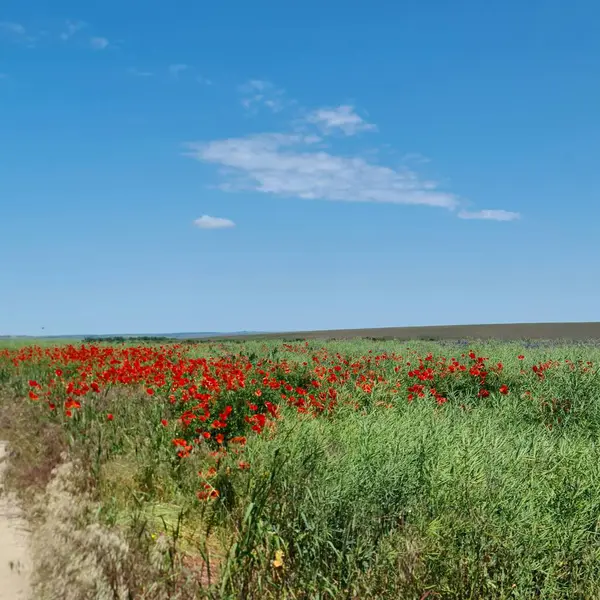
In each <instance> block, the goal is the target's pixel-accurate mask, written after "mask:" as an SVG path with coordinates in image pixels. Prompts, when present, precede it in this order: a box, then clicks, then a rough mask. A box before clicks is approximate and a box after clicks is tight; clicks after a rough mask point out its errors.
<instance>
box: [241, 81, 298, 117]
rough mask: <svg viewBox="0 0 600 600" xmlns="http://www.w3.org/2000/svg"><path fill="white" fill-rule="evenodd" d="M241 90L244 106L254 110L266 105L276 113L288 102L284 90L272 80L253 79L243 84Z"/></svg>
mask: <svg viewBox="0 0 600 600" xmlns="http://www.w3.org/2000/svg"><path fill="white" fill-rule="evenodd" d="M239 91H240V93H241V94H242V100H241V102H242V106H243V107H244V108H246V109H247V110H249V111H252V112H256V111H257V109H258V108H260V107H261V106H264V107H266V108H268V109H269V110H271V111H272V112H274V113H276V112H280V111H281V110H283V108H284V107H285V104H286V99H285V92H284V90H283V89H281V88H278V87H277V86H275V85H273V84H272V83H271V82H270V81H264V80H262V79H251V80H250V81H248V82H247V83H244V84H243V85H241V86H240V87H239Z"/></svg>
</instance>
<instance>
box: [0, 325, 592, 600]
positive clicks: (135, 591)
mask: <svg viewBox="0 0 600 600" xmlns="http://www.w3.org/2000/svg"><path fill="white" fill-rule="evenodd" d="M373 337H376V335H375V334H374V335H373ZM382 337H385V336H382ZM561 337H563V336H562V335H561ZM572 337H573V338H580V339H582V340H583V338H584V337H585V336H577V335H574V336H572ZM599 370H600V347H598V346H596V344H595V343H594V342H593V341H587V342H586V341H580V342H571V343H569V344H565V343H559V342H552V341H544V340H542V339H540V340H538V341H531V340H530V341H512V342H500V341H493V340H490V341H485V342H484V341H479V342H478V341H453V340H450V339H448V340H440V341H418V342H407V341H400V340H393V339H390V340H384V339H380V340H367V339H348V340H337V341H335V340H333V341H325V340H318V339H313V340H308V341H288V342H286V341H282V340H281V339H273V340H271V339H268V340H265V339H256V340H241V341H240V340H230V341H228V340H225V341H218V340H214V341H202V342H197V343H187V342H185V341H178V342H165V343H163V344H161V343H157V342H152V343H144V342H142V341H135V342H133V341H125V342H124V343H112V342H111V343H103V342H100V341H98V342H95V343H86V344H82V343H80V342H77V343H75V342H73V345H68V344H62V343H61V344H48V343H45V344H43V345H39V344H36V345H32V344H31V343H29V344H24V345H23V344H15V343H11V344H9V345H6V344H5V345H4V349H3V350H0V429H1V434H2V436H1V437H3V438H4V439H7V440H9V442H10V444H11V448H12V450H13V456H12V460H11V463H10V468H9V471H8V478H7V485H8V486H9V487H11V488H12V489H14V490H15V491H17V493H19V494H20V496H21V498H22V502H23V504H24V506H25V507H26V510H27V514H28V517H29V518H30V520H31V523H32V529H33V534H32V545H33V550H34V558H35V561H34V577H35V590H36V593H37V595H36V596H35V597H36V598H40V599H41V600H43V599H44V598H52V597H54V598H56V597H65V598H67V597H68V598H73V599H76V598H111V599H112V598H115V599H116V598H119V599H121V598H122V599H125V598H136V599H137V598H143V599H157V600H158V599H163V598H173V599H174V598H181V599H188V598H189V599H191V598H215V599H217V598H218V599H224V598H232V599H233V598H267V599H268V598H272V599H277V600H280V599H286V598H290V599H296V598H306V599H313V598H315V599H317V598H318V599H325V598H332V599H333V598H336V599H337V598H339V599H364V598H384V599H386V598H389V599H390V600H391V599H394V600H397V599H399V598H407V599H412V598H415V599H417V600H423V599H425V598H430V599H433V598H448V599H449V598H454V599H460V600H462V599H467V598H473V599H474V598H486V599H487V598H499V599H500V598H507V599H508V598H543V599H555V598H556V599H559V598H560V599H562V598H581V599H591V598H600V521H599V519H600V444H599V440H600V437H599V435H600V379H599V375H600V373H599ZM65 590H70V592H69V593H72V595H71V596H68V595H67V592H66V591H65ZM61 594H64V595H62V596H61ZM77 594H79V595H77ZM86 594H87V595H86ZM94 594H96V595H94Z"/></svg>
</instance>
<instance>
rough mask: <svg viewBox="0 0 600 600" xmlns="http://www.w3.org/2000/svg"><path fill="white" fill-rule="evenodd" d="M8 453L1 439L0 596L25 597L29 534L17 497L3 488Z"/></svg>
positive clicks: (11, 599) (18, 599)
mask: <svg viewBox="0 0 600 600" xmlns="http://www.w3.org/2000/svg"><path fill="white" fill-rule="evenodd" d="M7 454H8V451H7V446H6V442H2V441H0V600H25V599H27V598H28V597H29V595H28V591H29V569H30V564H31V563H30V557H29V547H28V538H29V534H28V532H27V529H26V523H25V522H24V521H23V519H22V518H21V514H20V511H19V507H18V506H17V503H16V502H15V499H14V498H12V497H11V496H10V495H8V494H5V493H4V490H3V489H2V483H1V480H2V476H3V473H4V469H5V467H6V462H5V461H4V458H5V457H6V456H7Z"/></svg>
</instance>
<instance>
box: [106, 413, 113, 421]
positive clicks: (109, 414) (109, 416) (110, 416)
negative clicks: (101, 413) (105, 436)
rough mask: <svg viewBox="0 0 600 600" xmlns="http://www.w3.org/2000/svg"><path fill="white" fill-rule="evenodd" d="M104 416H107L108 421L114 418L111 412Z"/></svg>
mask: <svg viewBox="0 0 600 600" xmlns="http://www.w3.org/2000/svg"><path fill="white" fill-rule="evenodd" d="M106 418H107V419H108V420H109V421H112V420H113V419H114V416H113V415H112V413H108V414H107V415H106Z"/></svg>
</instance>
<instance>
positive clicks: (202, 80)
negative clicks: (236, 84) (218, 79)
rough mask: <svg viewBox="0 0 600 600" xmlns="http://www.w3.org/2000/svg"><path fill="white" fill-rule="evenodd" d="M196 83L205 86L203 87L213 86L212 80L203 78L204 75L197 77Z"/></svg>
mask: <svg viewBox="0 0 600 600" xmlns="http://www.w3.org/2000/svg"><path fill="white" fill-rule="evenodd" d="M196 81H197V82H198V83H201V84H203V85H213V82H212V80H210V79H208V77H202V75H198V76H197V77H196Z"/></svg>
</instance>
